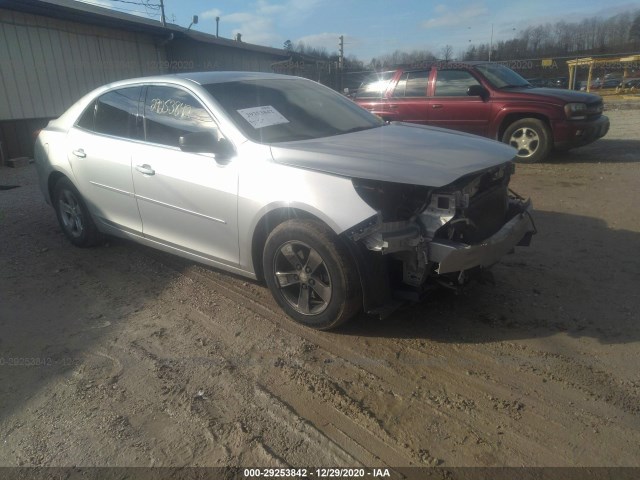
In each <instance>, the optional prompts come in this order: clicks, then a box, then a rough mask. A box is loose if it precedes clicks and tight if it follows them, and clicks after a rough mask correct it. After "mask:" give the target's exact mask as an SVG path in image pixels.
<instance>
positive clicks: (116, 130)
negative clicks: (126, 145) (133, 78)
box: [83, 87, 142, 139]
mask: <svg viewBox="0 0 640 480" xmlns="http://www.w3.org/2000/svg"><path fill="white" fill-rule="evenodd" d="M141 91H142V87H128V88H121V89H119V90H113V91H111V92H107V93H105V94H104V95H102V96H101V97H99V98H98V100H97V101H96V106H95V120H94V129H93V130H94V131H95V132H97V133H104V134H107V135H114V136H116V137H123V138H136V139H137V138H140V125H139V123H138V118H139V115H138V103H139V101H140V93H141ZM83 117H84V114H83Z"/></svg>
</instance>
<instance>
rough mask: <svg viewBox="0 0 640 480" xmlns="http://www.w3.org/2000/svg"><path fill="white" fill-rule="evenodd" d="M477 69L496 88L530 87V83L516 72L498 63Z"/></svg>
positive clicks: (485, 64) (486, 64)
mask: <svg viewBox="0 0 640 480" xmlns="http://www.w3.org/2000/svg"><path fill="white" fill-rule="evenodd" d="M476 69H478V70H479V71H480V73H482V74H483V75H484V76H485V77H486V79H487V80H489V82H491V85H493V86H494V87H496V88H505V87H528V86H530V83H529V82H527V81H526V80H525V79H524V78H522V77H521V76H520V75H518V74H517V73H516V72H514V71H513V70H511V69H510V68H507V67H505V66H504V65H500V64H498V63H484V64H481V65H476Z"/></svg>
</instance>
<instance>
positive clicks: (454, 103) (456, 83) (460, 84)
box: [428, 69, 491, 136]
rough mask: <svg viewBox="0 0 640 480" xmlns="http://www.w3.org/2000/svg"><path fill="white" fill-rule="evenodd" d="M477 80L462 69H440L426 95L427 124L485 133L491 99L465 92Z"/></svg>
mask: <svg viewBox="0 0 640 480" xmlns="http://www.w3.org/2000/svg"><path fill="white" fill-rule="evenodd" d="M472 85H481V84H480V82H479V81H478V80H477V79H476V78H475V77H474V76H473V75H472V74H471V72H469V71H468V70H464V69H439V70H437V71H436V72H435V79H434V82H433V86H432V92H431V96H430V97H429V101H428V103H429V105H428V111H429V113H428V115H429V124H430V125H433V126H434V127H442V128H450V129H453V130H460V131H463V132H467V133H474V134H476V135H483V136H486V135H487V134H488V130H489V120H490V116H491V99H490V98H486V99H483V98H481V97H479V96H469V95H467V89H468V88H469V87H470V86H472Z"/></svg>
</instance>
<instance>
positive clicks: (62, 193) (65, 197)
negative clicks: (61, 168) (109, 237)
mask: <svg viewBox="0 0 640 480" xmlns="http://www.w3.org/2000/svg"><path fill="white" fill-rule="evenodd" d="M53 202H54V203H53V204H54V207H55V209H56V215H57V217H58V223H60V228H62V231H63V232H64V234H65V236H66V237H67V238H68V239H69V241H70V242H71V243H72V244H74V245H75V246H76V247H90V246H93V245H95V244H96V243H98V239H99V233H98V229H97V228H96V226H95V224H94V223H93V219H92V218H91V214H90V213H89V210H88V209H87V206H86V205H85V203H84V200H83V199H82V195H80V192H78V189H77V188H76V187H75V186H74V185H73V183H71V182H70V181H69V179H67V178H61V179H60V180H58V183H56V186H55V188H54V189H53Z"/></svg>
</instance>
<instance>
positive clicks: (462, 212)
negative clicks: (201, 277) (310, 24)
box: [35, 72, 535, 329]
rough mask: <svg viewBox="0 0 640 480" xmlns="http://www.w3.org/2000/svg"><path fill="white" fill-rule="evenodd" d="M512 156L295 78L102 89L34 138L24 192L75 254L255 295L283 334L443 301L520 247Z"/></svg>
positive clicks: (250, 76)
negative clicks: (157, 252) (181, 265)
mask: <svg viewBox="0 0 640 480" xmlns="http://www.w3.org/2000/svg"><path fill="white" fill-rule="evenodd" d="M514 154H515V152H514V150H513V149H512V148H511V147H508V146H506V145H503V144H501V143H498V142H494V141H491V140H487V139H484V138H480V137H475V136H470V135H466V134H460V133H456V132H450V131H446V130H441V129H436V128H429V127H422V126H418V125H411V124H395V123H393V124H386V123H385V122H383V121H381V120H380V119H379V118H378V117H376V116H374V115H372V114H370V113H369V112H367V111H365V110H363V109H362V108H360V107H359V106H357V105H355V104H354V103H352V102H351V101H350V100H349V99H347V98H345V97H343V96H341V95H339V94H337V93H335V92H334V91H332V90H330V89H328V88H326V87H323V86H321V85H319V84H317V83H315V82H312V81H310V80H305V79H302V78H296V77H290V76H281V75H271V74H263V73H249V72H208V73H191V74H181V75H167V76H158V77H147V78H139V79H132V80H126V81H120V82H116V83H112V84H109V85H106V86H103V87H101V88H98V89H97V90H95V91H93V92H91V93H89V94H88V95H86V96H84V97H83V98H82V99H80V100H79V101H78V102H77V103H76V104H74V105H73V106H72V107H71V108H70V109H69V110H68V111H66V112H65V113H64V114H63V115H62V116H61V117H60V118H58V119H56V120H53V121H51V122H50V123H49V125H48V126H47V127H46V128H45V129H44V130H42V131H41V132H40V134H39V136H38V138H37V141H36V149H35V158H36V165H37V168H38V173H39V178H40V185H41V189H42V192H43V193H44V196H45V199H46V200H47V202H48V203H50V204H51V205H53V207H54V209H55V211H56V214H57V217H58V220H59V222H60V225H61V227H62V230H63V232H64V234H65V235H66V236H67V238H68V239H69V241H71V242H72V243H73V244H74V245H77V246H79V247H85V246H91V245H95V244H97V243H99V241H100V239H101V238H102V236H103V235H105V234H106V235H116V236H119V237H125V238H129V239H133V240H134V241H137V242H140V243H142V244H145V245H149V246H151V247H154V248H159V249H162V250H165V251H168V252H172V253H175V254H177V255H181V256H183V257H186V258H189V259H192V260H195V261H198V262H202V263H205V264H208V265H211V266H214V267H217V268H221V269H224V270H228V271H230V272H234V273H237V274H240V275H244V276H247V277H250V278H254V279H263V280H264V281H266V283H267V285H268V286H269V288H270V290H271V292H272V293H273V296H274V298H275V299H276V301H277V302H278V304H279V305H280V306H281V307H282V308H283V310H284V311H285V312H286V313H287V314H288V315H289V316H291V317H292V318H293V319H294V320H296V321H298V322H300V323H302V324H305V325H307V326H310V327H313V328H318V329H329V328H333V327H336V326H338V325H340V324H342V323H343V322H345V321H347V320H348V319H350V318H352V317H353V316H354V315H356V314H357V313H358V312H360V311H362V310H364V311H365V312H367V313H370V314H377V315H384V314H386V313H388V312H389V311H391V308H390V307H391V306H393V305H396V304H397V303H398V300H399V299H413V300H419V299H421V298H422V297H423V295H424V294H425V293H426V292H428V291H431V290H432V289H431V288H430V287H432V286H433V285H436V284H437V285H444V286H447V287H450V288H459V287H460V286H462V285H464V284H465V283H467V282H468V281H469V280H470V279H471V278H473V277H474V275H476V274H478V273H481V272H482V271H483V270H485V269H486V268H488V267H490V266H491V265H492V264H493V263H495V262H497V261H498V260H499V259H500V258H501V257H502V256H503V255H504V254H506V253H508V252H510V251H511V250H513V247H514V246H516V245H518V244H528V241H529V239H530V237H531V235H532V233H534V231H535V228H534V226H533V223H532V220H531V216H530V213H529V212H530V208H531V207H530V203H529V202H528V201H526V200H524V199H522V198H521V197H518V196H514V195H513V194H512V193H510V190H509V189H508V184H509V179H510V176H511V174H512V173H513V163H512V159H513V157H514Z"/></svg>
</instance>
